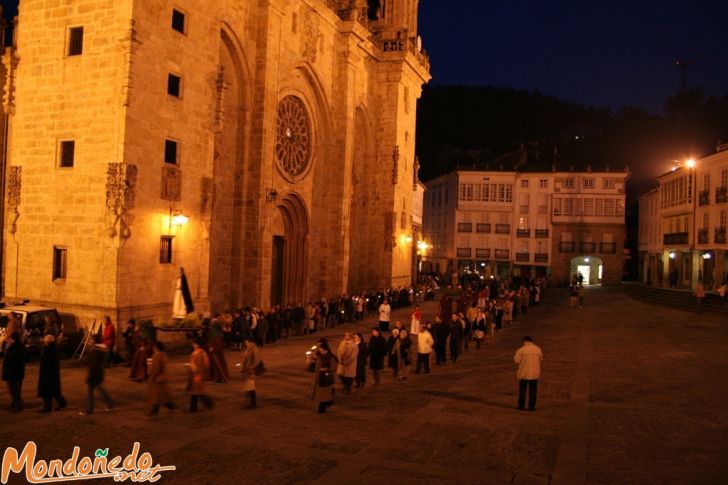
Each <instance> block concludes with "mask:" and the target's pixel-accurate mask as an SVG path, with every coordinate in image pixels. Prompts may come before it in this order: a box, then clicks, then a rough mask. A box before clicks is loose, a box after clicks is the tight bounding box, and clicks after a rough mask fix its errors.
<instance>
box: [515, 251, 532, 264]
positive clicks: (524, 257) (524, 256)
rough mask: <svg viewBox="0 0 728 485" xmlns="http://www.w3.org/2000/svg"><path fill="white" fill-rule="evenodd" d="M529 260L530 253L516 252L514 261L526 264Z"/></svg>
mask: <svg viewBox="0 0 728 485" xmlns="http://www.w3.org/2000/svg"><path fill="white" fill-rule="evenodd" d="M530 259H531V253H525V252H517V253H516V261H519V262H525V263H527V262H528V261H529V260H530Z"/></svg>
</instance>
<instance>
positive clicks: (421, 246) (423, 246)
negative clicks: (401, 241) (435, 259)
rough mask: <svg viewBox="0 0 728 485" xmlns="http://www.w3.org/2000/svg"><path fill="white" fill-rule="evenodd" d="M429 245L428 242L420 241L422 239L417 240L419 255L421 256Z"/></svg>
mask: <svg viewBox="0 0 728 485" xmlns="http://www.w3.org/2000/svg"><path fill="white" fill-rule="evenodd" d="M431 247H432V246H430V245H429V244H427V242H426V241H422V240H420V241H417V252H418V253H419V254H420V256H422V255H424V254H425V253H427V250H428V249H430V248H431Z"/></svg>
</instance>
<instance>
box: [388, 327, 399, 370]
mask: <svg viewBox="0 0 728 485" xmlns="http://www.w3.org/2000/svg"><path fill="white" fill-rule="evenodd" d="M398 340H399V329H397V328H394V329H392V333H391V335H390V336H389V339H387V356H388V361H387V365H388V366H389V368H390V369H393V370H394V374H395V375H394V376H395V377H397V353H396V349H395V348H394V345H395V344H396V343H397V341H398Z"/></svg>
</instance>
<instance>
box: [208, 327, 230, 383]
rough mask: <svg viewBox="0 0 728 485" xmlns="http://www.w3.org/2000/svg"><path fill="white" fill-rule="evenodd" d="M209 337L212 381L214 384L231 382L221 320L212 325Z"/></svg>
mask: <svg viewBox="0 0 728 485" xmlns="http://www.w3.org/2000/svg"><path fill="white" fill-rule="evenodd" d="M206 320H209V319H206ZM208 337H209V340H208V343H207V345H208V347H207V350H208V356H209V359H210V379H212V380H213V381H214V382H227V381H228V380H230V372H229V371H228V366H227V361H226V360H225V344H224V342H223V330H222V323H221V322H220V319H219V318H217V319H215V321H212V322H211V323H210V334H209V336H208Z"/></svg>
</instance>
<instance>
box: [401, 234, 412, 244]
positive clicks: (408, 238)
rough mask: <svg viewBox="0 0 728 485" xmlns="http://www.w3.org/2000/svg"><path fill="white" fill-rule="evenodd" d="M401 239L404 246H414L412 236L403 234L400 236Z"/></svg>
mask: <svg viewBox="0 0 728 485" xmlns="http://www.w3.org/2000/svg"><path fill="white" fill-rule="evenodd" d="M400 239H401V241H402V244H412V236H410V235H409V234H402V235H401V236H400Z"/></svg>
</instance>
